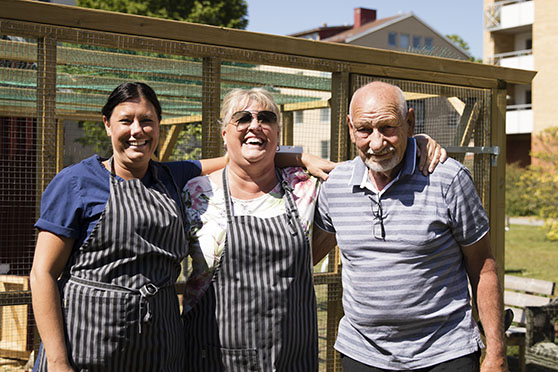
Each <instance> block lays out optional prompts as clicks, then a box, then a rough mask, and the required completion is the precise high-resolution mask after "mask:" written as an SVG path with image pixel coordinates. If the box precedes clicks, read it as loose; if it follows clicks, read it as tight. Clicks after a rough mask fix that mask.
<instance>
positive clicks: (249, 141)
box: [246, 138, 263, 145]
mask: <svg viewBox="0 0 558 372" xmlns="http://www.w3.org/2000/svg"><path fill="white" fill-rule="evenodd" d="M246 143H247V144H249V145H261V144H263V142H262V141H260V140H258V139H255V138H252V139H249V140H246Z"/></svg>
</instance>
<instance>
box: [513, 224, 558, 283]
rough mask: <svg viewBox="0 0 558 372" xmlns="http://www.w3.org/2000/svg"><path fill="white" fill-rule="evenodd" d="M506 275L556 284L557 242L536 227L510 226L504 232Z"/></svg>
mask: <svg viewBox="0 0 558 372" xmlns="http://www.w3.org/2000/svg"><path fill="white" fill-rule="evenodd" d="M505 256H506V267H505V269H506V274H511V275H517V276H525V277H529V278H536V279H544V280H550V281H553V282H555V283H558V269H557V267H558V242H551V241H549V240H547V239H546V238H545V234H544V230H542V229H541V228H540V227H538V226H528V225H510V229H509V230H508V231H506V253H505Z"/></svg>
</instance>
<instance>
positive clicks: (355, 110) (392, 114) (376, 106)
mask: <svg viewBox="0 0 558 372" xmlns="http://www.w3.org/2000/svg"><path fill="white" fill-rule="evenodd" d="M351 120H352V121H353V123H360V124H365V123H369V124H374V123H381V122H394V121H397V122H403V121H404V118H403V117H402V116H401V110H400V106H399V105H398V104H396V103H395V102H389V101H388V102H380V101H374V100H369V101H367V102H364V103H362V104H361V103H358V102H357V104H355V105H353V107H352V110H351Z"/></svg>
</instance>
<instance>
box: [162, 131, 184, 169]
mask: <svg viewBox="0 0 558 372" xmlns="http://www.w3.org/2000/svg"><path fill="white" fill-rule="evenodd" d="M182 127H183V126H182V125H176V124H175V125H172V126H171V127H170V129H169V130H168V131H167V134H166V136H165V140H164V141H163V145H162V146H161V150H160V152H159V161H169V158H170V156H171V154H172V150H173V149H174V146H175V145H176V141H178V136H179V135H180V131H181V130H182Z"/></svg>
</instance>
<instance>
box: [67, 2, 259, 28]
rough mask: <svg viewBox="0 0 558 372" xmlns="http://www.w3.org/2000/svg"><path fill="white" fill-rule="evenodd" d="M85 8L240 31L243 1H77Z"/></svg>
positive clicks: (244, 10)
mask: <svg viewBox="0 0 558 372" xmlns="http://www.w3.org/2000/svg"><path fill="white" fill-rule="evenodd" d="M77 5H78V6H82V7H85V8H93V9H102V10H109V11H113V12H120V13H129V14H137V15H144V16H149V17H157V18H166V19H174V20H177V21H186V22H194V23H203V24H207V25H213V26H224V27H230V28H239V29H244V28H246V26H247V25H248V18H247V14H248V5H247V3H246V1H245V0H77Z"/></svg>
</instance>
